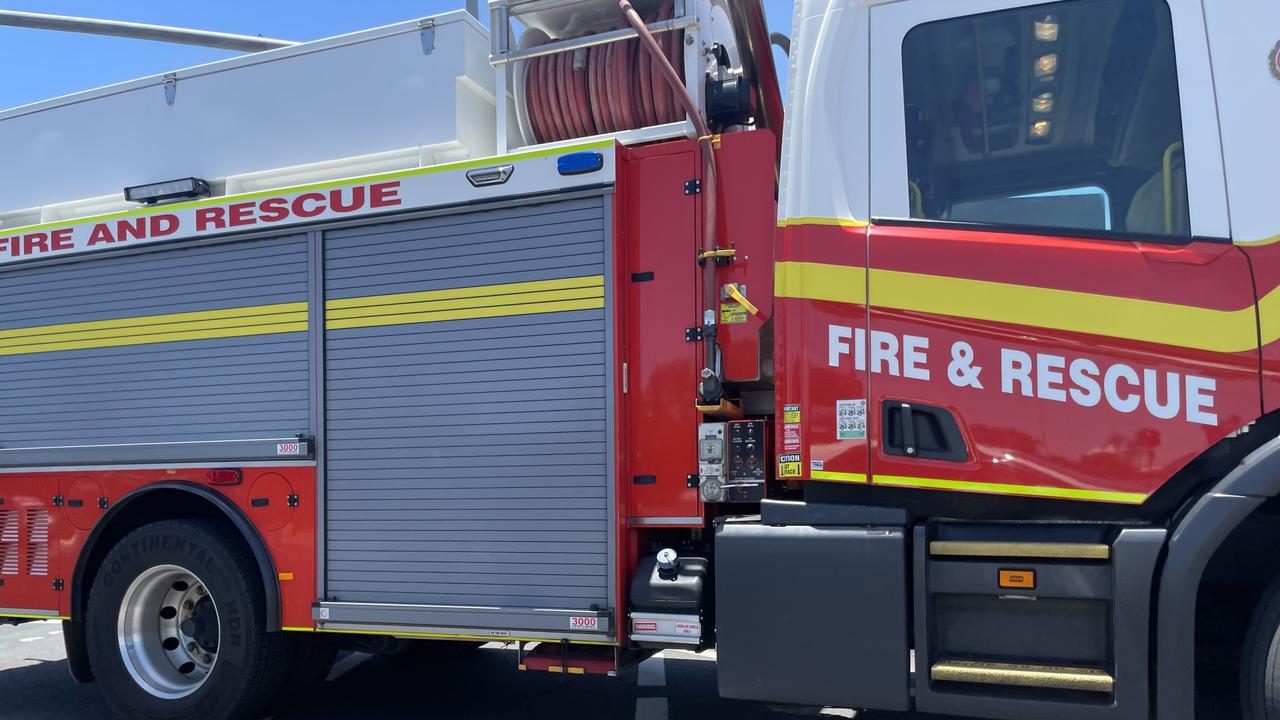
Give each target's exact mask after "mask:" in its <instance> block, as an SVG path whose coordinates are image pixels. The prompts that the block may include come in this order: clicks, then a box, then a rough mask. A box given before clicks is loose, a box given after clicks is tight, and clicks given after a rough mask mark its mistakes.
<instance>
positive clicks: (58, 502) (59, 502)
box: [53, 495, 63, 507]
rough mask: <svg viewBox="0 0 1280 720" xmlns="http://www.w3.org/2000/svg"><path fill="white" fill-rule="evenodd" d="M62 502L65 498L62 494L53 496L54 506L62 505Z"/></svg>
mask: <svg viewBox="0 0 1280 720" xmlns="http://www.w3.org/2000/svg"><path fill="white" fill-rule="evenodd" d="M62 503H63V498H62V496H61V495H54V496H53V506H54V507H62Z"/></svg>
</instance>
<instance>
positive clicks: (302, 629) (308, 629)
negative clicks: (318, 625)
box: [280, 626, 316, 632]
mask: <svg viewBox="0 0 1280 720" xmlns="http://www.w3.org/2000/svg"><path fill="white" fill-rule="evenodd" d="M280 629H281V630H283V631H285V632H316V629H315V628H313V627H283V626H281V628H280Z"/></svg>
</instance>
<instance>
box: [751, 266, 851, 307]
mask: <svg viewBox="0 0 1280 720" xmlns="http://www.w3.org/2000/svg"><path fill="white" fill-rule="evenodd" d="M774 292H775V293H776V294H777V296H778V297H786V298H796V299H799V300H826V301H829V302H840V303H849V304H851V305H865V304H866V303H867V271H866V270H865V269H863V268H860V267H850V266H848V265H824V264H822V263H810V262H780V263H777V264H776V265H775V266H774Z"/></svg>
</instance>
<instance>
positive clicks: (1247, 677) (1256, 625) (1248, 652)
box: [1240, 576, 1280, 720]
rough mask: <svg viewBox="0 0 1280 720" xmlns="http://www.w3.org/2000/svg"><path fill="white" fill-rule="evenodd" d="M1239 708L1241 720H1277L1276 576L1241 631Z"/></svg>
mask: <svg viewBox="0 0 1280 720" xmlns="http://www.w3.org/2000/svg"><path fill="white" fill-rule="evenodd" d="M1240 710H1241V715H1242V716H1243V717H1244V718H1245V720H1280V576H1277V577H1276V579H1274V580H1272V581H1271V584H1270V585H1268V586H1267V589H1266V590H1265V591H1263V593H1262V598H1261V599H1260V600H1259V601H1258V605H1257V608H1256V609H1255V610H1254V611H1253V619H1252V620H1251V621H1250V623H1249V629H1248V630H1247V631H1246V632H1245V636H1244V648H1243V652H1242V653H1241V655H1240Z"/></svg>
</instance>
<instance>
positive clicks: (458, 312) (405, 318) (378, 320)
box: [325, 275, 604, 330]
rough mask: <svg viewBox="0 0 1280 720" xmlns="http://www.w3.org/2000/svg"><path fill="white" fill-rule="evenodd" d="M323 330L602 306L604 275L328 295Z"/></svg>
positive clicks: (529, 313) (504, 315)
mask: <svg viewBox="0 0 1280 720" xmlns="http://www.w3.org/2000/svg"><path fill="white" fill-rule="evenodd" d="M325 307H326V315H327V317H326V321H325V328H326V329H328V330H342V329H347V328H360V327H378V326H385V325H405V324H410V323H425V322H440V321H444V320H469V319H475V318H487V317H506V316H512V315H533V314H538V313H549V312H566V311H570V310H597V309H600V308H603V307H604V276H603V275H592V276H587V277H578V278H562V279H558V280H545V281H537V282H527V283H508V284H505V285H485V286H480V287H472V288H454V289H449V290H432V291H428V292H416V293H398V294H393V295H376V296H369V297H360V298H351V299H347V300H330V301H329V302H327V303H325Z"/></svg>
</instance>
